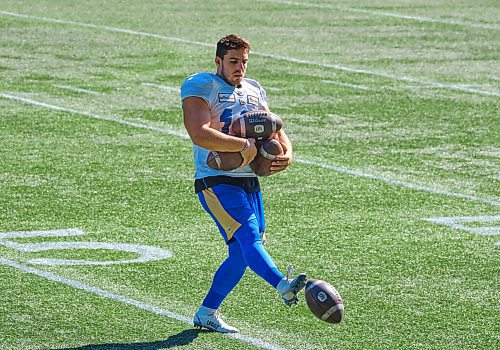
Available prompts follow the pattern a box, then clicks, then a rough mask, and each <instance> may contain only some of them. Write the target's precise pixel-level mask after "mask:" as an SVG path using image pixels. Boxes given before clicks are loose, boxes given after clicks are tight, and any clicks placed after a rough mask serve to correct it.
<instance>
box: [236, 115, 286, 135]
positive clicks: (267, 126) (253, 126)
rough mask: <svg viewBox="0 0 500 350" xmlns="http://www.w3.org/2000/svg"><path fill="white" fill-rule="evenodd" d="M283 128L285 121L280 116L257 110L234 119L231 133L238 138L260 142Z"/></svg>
mask: <svg viewBox="0 0 500 350" xmlns="http://www.w3.org/2000/svg"><path fill="white" fill-rule="evenodd" d="M282 127H283V121H282V120H281V118H280V117H279V116H277V115H276V114H274V113H273V112H269V111H265V110H257V111H250V112H247V113H245V114H243V115H241V116H239V117H236V118H234V119H233V120H232V122H231V126H230V129H229V133H230V134H231V135H234V136H237V137H243V138H246V139H250V138H252V139H255V141H259V140H263V139H267V138H270V137H271V136H273V135H274V134H275V133H277V132H278V131H280V130H281V128H282Z"/></svg>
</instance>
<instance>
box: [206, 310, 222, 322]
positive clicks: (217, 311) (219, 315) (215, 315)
mask: <svg viewBox="0 0 500 350" xmlns="http://www.w3.org/2000/svg"><path fill="white" fill-rule="evenodd" d="M209 315H210V316H213V317H215V319H216V320H217V321H221V320H222V319H223V318H224V317H223V316H222V315H221V313H220V311H219V310H215V311H214V312H212V313H209Z"/></svg>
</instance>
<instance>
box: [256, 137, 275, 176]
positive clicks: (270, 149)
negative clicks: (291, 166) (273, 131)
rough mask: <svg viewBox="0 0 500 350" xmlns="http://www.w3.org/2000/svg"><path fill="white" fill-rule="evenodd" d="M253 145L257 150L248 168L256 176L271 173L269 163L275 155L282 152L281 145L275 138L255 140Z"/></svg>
mask: <svg viewBox="0 0 500 350" xmlns="http://www.w3.org/2000/svg"><path fill="white" fill-rule="evenodd" d="M255 146H256V147H257V150H258V152H257V155H256V156H255V158H254V160H253V161H252V162H251V163H250V168H251V169H252V171H253V172H254V173H255V175H257V176H269V175H271V163H272V161H273V160H275V159H276V156H278V155H281V154H283V146H281V143H280V142H279V141H278V140H276V139H265V140H263V141H259V142H257V143H256V145H255Z"/></svg>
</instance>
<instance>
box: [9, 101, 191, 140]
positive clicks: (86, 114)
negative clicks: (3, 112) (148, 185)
mask: <svg viewBox="0 0 500 350" xmlns="http://www.w3.org/2000/svg"><path fill="white" fill-rule="evenodd" d="M0 97H3V98H6V99H9V100H16V101H20V102H24V103H28V104H31V105H35V106H40V107H45V108H49V109H54V110H57V111H62V112H68V113H73V114H79V115H83V116H86V117H90V118H94V119H101V120H107V121H111V122H115V123H119V124H124V125H128V126H133V127H136V128H141V129H147V130H152V131H158V132H161V133H164V134H168V135H174V136H178V137H181V138H183V139H188V138H189V136H188V135H187V134H184V133H182V132H178V131H175V130H169V129H162V128H158V127H156V126H152V125H146V124H142V123H134V122H129V121H126V120H123V119H119V118H115V117H109V116H106V115H101V114H95V113H90V112H85V111H79V110H76V109H73V108H66V107H59V106H55V105H51V104H48V103H44V102H39V101H35V100H32V99H30V98H25V97H20V96H15V95H11V94H4V93H0Z"/></svg>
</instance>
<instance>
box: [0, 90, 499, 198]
mask: <svg viewBox="0 0 500 350" xmlns="http://www.w3.org/2000/svg"><path fill="white" fill-rule="evenodd" d="M0 97H3V98H6V99H9V100H15V101H20V102H24V103H27V104H32V105H36V106H41V107H45V108H50V109H54V110H58V111H64V112H69V113H74V114H79V115H83V116H86V117H90V118H95V119H101V120H107V121H112V122H115V123H120V124H124V125H128V126H133V127H137V128H142V129H148V130H153V131H158V132H161V133H164V134H168V135H174V136H178V137H181V138H183V139H189V136H188V135H187V134H184V133H180V132H177V131H174V130H169V129H163V128H159V127H154V126H149V125H146V124H141V123H132V122H127V121H125V120H122V119H118V118H114V117H107V116H103V115H99V114H94V113H90V112H84V111H79V110H76V109H72V108H65V107H59V106H54V105H50V104H47V103H43V102H39V101H35V100H32V99H29V98H24V97H20V96H15V95H11V94H6V93H0ZM294 161H295V162H297V163H301V164H305V165H311V166H316V167H320V168H325V169H329V170H334V171H336V172H339V173H344V174H348V175H353V176H358V177H365V178H369V179H372V180H376V181H381V182H385V183H388V184H391V185H398V186H402V187H407V188H410V189H413V190H419V191H425V192H430V193H435V194H440V195H445V196H448V197H457V198H462V199H468V200H472V201H476V202H482V203H486V204H490V205H494V206H500V202H497V201H494V200H491V199H487V198H481V197H476V196H471V195H466V194H460V193H455V192H449V191H444V190H440V189H436V188H432V187H426V186H421V185H416V184H413V183H410V182H405V181H399V180H394V179H391V178H388V177H384V176H377V175H371V174H367V173H364V172H361V171H357V170H351V169H348V168H345V167H342V166H335V165H328V164H324V163H317V162H311V161H308V160H305V159H297V158H296V159H295V160H294Z"/></svg>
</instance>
